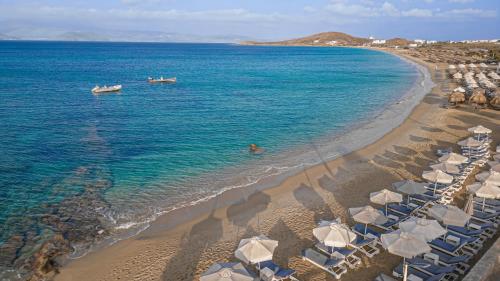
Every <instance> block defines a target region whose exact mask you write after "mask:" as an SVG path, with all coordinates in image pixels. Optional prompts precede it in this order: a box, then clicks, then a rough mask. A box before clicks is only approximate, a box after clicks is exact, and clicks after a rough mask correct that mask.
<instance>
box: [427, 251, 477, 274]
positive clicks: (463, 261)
mask: <svg viewBox="0 0 500 281" xmlns="http://www.w3.org/2000/svg"><path fill="white" fill-rule="evenodd" d="M423 259H424V260H427V261H429V262H432V263H434V264H439V265H443V266H455V272H457V273H458V274H464V273H465V272H466V271H467V270H468V269H469V268H470V265H468V264H467V261H469V260H470V257H469V256H451V255H448V254H445V253H443V252H440V251H437V250H435V249H432V250H431V252H430V253H426V254H424V255H423Z"/></svg>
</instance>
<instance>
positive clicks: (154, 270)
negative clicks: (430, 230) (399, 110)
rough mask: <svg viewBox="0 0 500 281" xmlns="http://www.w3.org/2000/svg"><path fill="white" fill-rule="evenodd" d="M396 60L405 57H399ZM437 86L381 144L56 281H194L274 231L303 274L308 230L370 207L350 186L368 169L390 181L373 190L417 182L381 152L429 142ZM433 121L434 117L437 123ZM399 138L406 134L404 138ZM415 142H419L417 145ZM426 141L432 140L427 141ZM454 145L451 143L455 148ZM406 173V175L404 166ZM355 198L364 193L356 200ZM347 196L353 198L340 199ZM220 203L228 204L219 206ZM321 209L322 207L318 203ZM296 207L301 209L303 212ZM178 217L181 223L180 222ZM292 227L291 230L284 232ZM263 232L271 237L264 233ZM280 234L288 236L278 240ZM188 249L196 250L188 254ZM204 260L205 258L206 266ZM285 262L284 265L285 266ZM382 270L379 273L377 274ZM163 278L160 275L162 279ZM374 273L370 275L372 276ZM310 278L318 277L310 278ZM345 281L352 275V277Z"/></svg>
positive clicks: (186, 214)
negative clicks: (251, 239) (248, 241)
mask: <svg viewBox="0 0 500 281" xmlns="http://www.w3.org/2000/svg"><path fill="white" fill-rule="evenodd" d="M376 50H378V51H383V50H380V49H376ZM389 51H390V50H389ZM391 53H392V54H395V53H393V52H391ZM395 55H400V56H403V57H405V56H404V55H402V54H395ZM405 59H410V60H412V61H414V62H415V63H420V64H421V65H423V66H424V67H427V68H428V71H429V73H430V75H431V76H434V79H433V80H435V78H436V77H435V76H436V73H434V70H433V69H432V68H430V65H429V64H428V63H423V62H419V61H418V60H413V59H411V58H408V57H405ZM434 83H436V84H437V87H434V89H433V90H432V92H431V93H425V95H424V96H422V98H421V99H419V103H417V105H416V106H415V107H411V108H407V110H408V111H410V112H409V115H408V116H405V117H404V118H403V122H402V123H401V124H398V125H396V126H395V127H394V128H391V129H390V130H389V131H388V132H387V133H385V134H384V135H383V136H381V137H380V138H376V139H375V141H373V142H370V143H368V144H366V145H364V146H362V147H360V148H357V149H355V150H353V151H351V152H348V153H347V154H345V155H343V156H340V157H338V158H336V159H333V160H325V161H323V162H322V163H320V164H317V165H314V166H312V167H308V168H305V169H303V170H302V171H300V172H298V173H297V174H294V175H291V176H286V177H285V178H283V179H281V180H280V184H278V185H277V186H274V187H271V188H267V189H264V188H261V189H256V190H254V193H253V194H252V193H251V191H249V190H246V189H248V188H243V189H245V190H235V191H233V192H225V193H223V194H222V195H220V197H217V198H214V199H213V200H208V201H206V202H202V203H199V204H197V205H194V206H190V207H188V208H183V209H179V211H178V212H176V214H166V215H163V216H160V217H159V218H158V219H157V220H156V221H155V222H153V223H152V225H151V226H150V227H149V228H148V229H146V230H145V231H143V232H142V233H140V234H139V235H137V236H134V237H132V238H129V239H125V240H122V241H119V242H117V243H116V244H114V245H112V246H109V247H107V248H104V249H100V250H97V251H94V252H92V253H89V254H88V255H86V256H84V257H82V258H79V259H76V260H73V261H71V262H70V263H69V264H67V265H66V266H64V267H63V268H62V269H61V273H60V274H59V275H57V276H56V280H116V279H118V277H122V278H121V279H125V280H131V279H138V280H158V279H160V278H162V280H196V279H195V277H196V276H198V275H197V274H199V273H201V272H203V271H204V270H205V269H206V268H207V267H208V265H210V264H211V263H212V262H215V261H218V260H220V261H227V260H232V250H234V247H235V245H236V244H237V242H238V241H239V239H241V237H243V236H245V237H246V236H248V235H249V234H255V233H264V234H269V232H273V233H274V235H270V236H272V238H275V239H278V240H280V243H289V242H290V241H287V240H290V239H288V238H287V236H290V235H291V236H294V237H295V238H294V239H291V240H293V241H292V244H293V243H294V244H293V245H289V247H287V248H290V249H289V251H292V255H290V253H288V252H286V251H284V252H286V254H285V253H283V254H281V255H280V256H283V257H286V258H283V259H280V260H278V261H279V262H281V263H283V265H290V267H292V268H295V269H299V268H300V267H301V265H300V262H299V261H298V258H297V257H296V256H297V253H296V251H300V249H302V248H301V247H300V246H301V245H302V244H304V243H307V241H305V240H308V239H309V240H311V239H310V237H311V236H312V233H311V231H310V230H311V229H312V226H314V223H315V221H317V220H318V219H320V218H324V219H332V218H333V217H332V216H334V217H341V218H342V219H343V220H345V219H346V218H347V216H346V208H348V207H353V206H358V205H361V203H363V201H365V200H366V197H367V196H365V195H366V194H365V193H366V191H373V190H365V189H363V190H357V189H352V184H353V183H354V185H360V184H361V183H360V182H358V181H359V180H361V178H363V177H364V176H365V175H364V174H365V173H366V174H369V175H373V173H372V172H373V171H368V170H371V169H374V170H375V171H376V172H379V173H383V174H384V175H386V177H381V178H380V177H379V178H378V179H377V180H376V181H373V182H371V183H370V184H371V185H372V189H374V190H379V189H381V188H383V186H381V185H385V182H386V181H388V180H393V181H394V180H397V179H398V178H402V177H405V176H409V178H411V177H413V178H415V177H418V176H416V174H418V173H416V174H413V175H402V172H397V171H396V172H394V171H391V170H393V169H396V168H394V167H397V165H394V163H391V162H398V161H395V160H392V161H391V159H390V157H386V156H385V154H384V156H379V155H377V153H379V152H382V151H384V150H385V151H387V149H386V148H388V147H395V146H398V147H400V148H399V150H401V151H403V150H404V149H403V150H402V148H404V147H405V145H404V144H405V141H406V139H409V140H411V141H413V142H417V143H418V142H422V143H428V142H429V141H431V139H430V138H426V137H423V136H418V135H417V136H414V134H413V133H414V132H415V131H417V130H422V129H421V128H420V127H421V126H422V123H424V124H427V126H429V127H432V124H433V122H436V121H438V120H441V119H443V118H446V113H448V111H446V110H444V109H440V108H439V107H438V105H439V103H440V102H442V96H441V97H439V95H437V97H436V96H434V94H436V93H434V92H435V91H434V90H437V92H438V94H439V91H440V89H439V86H441V85H439V83H437V82H436V81H434ZM402 97H404V96H402ZM429 99H430V100H429ZM425 100H427V102H426V101H425ZM436 100H437V101H438V102H436ZM428 109H433V110H434V111H435V112H430V113H429V112H428ZM435 117H437V120H436V118H435ZM417 121H418V122H417ZM423 121H427V122H423ZM443 125H446V124H443ZM424 131H425V130H424ZM427 133H428V134H434V133H436V132H432V131H428V132H427ZM401 135H404V138H403V137H401ZM412 136H414V138H413V139H414V140H412ZM417 137H418V138H420V139H421V140H420V141H418V138H417ZM452 137H453V138H456V137H457V136H456V135H452ZM447 138H450V136H447ZM424 139H429V141H427V140H424ZM445 139H446V138H445ZM450 143H452V142H451V141H450ZM422 148H429V144H427V145H424V146H423V147H422ZM407 149H409V150H412V149H410V148H407ZM409 150H408V151H409ZM415 151H416V149H415ZM429 152H432V151H429ZM391 153H393V154H396V155H395V156H394V155H392V156H394V157H400V158H401V157H403V156H404V155H401V154H402V153H399V152H398V151H395V152H391ZM398 154H400V155H398ZM388 155H391V154H390V153H389V154H388ZM377 156H379V158H377ZM426 158H430V157H426ZM415 162H416V161H415ZM416 164H417V165H414V166H419V165H418V164H419V163H418V162H417V163H416ZM420 165H421V164H420ZM372 166H373V167H372ZM346 167H349V168H360V170H361V171H360V172H359V175H360V176H361V178H358V173H356V172H355V171H354V172H351V171H350V169H347V168H346ZM404 168H407V167H406V165H405V166H404ZM417 170H418V168H417ZM382 182H383V184H382ZM377 183H378V184H377ZM364 184H367V183H364ZM361 185H362V184H361ZM373 185H376V186H373ZM350 189H351V190H350ZM346 190H347V191H349V190H350V191H351V193H350V192H348V193H347V194H346V193H345V191H346ZM352 191H355V193H356V191H359V192H357V194H353V193H352ZM231 193H232V194H231ZM237 193H244V194H237ZM342 194H344V195H345V196H347V197H350V196H352V197H353V198H342V197H343V195H342ZM356 196H357V197H359V198H356ZM332 197H333V198H332ZM361 198H363V199H361ZM241 199H243V201H242V200H241ZM326 199H330V200H326ZM332 199H333V200H332ZM221 201H222V202H225V203H224V204H221V203H220V202H221ZM317 202H319V203H320V204H316V203H317ZM297 203H298V204H297ZM228 204H229V205H228ZM294 207H297V209H298V210H296V209H295V208H294ZM207 210H209V212H207ZM207 214H208V217H207V218H204V215H207ZM179 217H183V218H184V219H183V220H178V218H179ZM276 217H278V218H279V220H278V222H276ZM297 224H298V225H297ZM276 225H277V226H276ZM275 227H276V228H279V230H280V231H273V229H274V228H275ZM283 228H284V229H285V230H284V231H283ZM287 228H288V229H289V230H292V231H286V229H287ZM266 229H267V230H268V231H265V230H266ZM266 232H267V233H266ZM282 233H285V234H286V233H288V234H290V235H286V236H285V237H282V239H279V236H280V235H282ZM292 233H293V235H292ZM271 234H272V233H271ZM276 236H278V237H276ZM194 238H197V239H198V240H201V241H197V239H194ZM186 240H187V241H188V242H191V243H196V244H197V245H198V246H200V247H199V248H200V249H201V251H200V250H196V248H191V246H189V245H188V244H185V241H186ZM292 247H293V248H292ZM179 248H180V249H179ZM185 248H187V249H189V250H191V251H184V250H183V249H185ZM179 252H180V253H181V254H179ZM202 255H203V256H204V257H206V258H205V259H203V258H202V257H201V256H202ZM155 257H156V258H155ZM193 259H194V260H195V261H197V262H195V263H194V265H193V263H192V262H190V260H193ZM278 259H279V257H278ZM388 259H389V260H391V257H389V256H388ZM392 259H393V258H392ZM176 260H177V261H176ZM285 260H286V262H284V261H285ZM148 261H149V262H148ZM150 262H152V264H151V263H150ZM183 269H187V270H183ZM309 269H312V268H309ZM378 269H379V271H381V269H380V268H378ZM298 271H299V273H300V274H308V273H307V272H308V271H307V270H304V269H302V268H301V270H298ZM166 272H168V275H166V274H165V273H166ZM303 272H305V273H303ZM358 272H359V271H358ZM158 273H160V274H159V275H158ZM370 273H371V272H370V271H368V274H370ZM183 274H184V275H183ZM302 276H303V275H302ZM312 276H316V275H314V274H313V275H312ZM319 276H321V274H320V275H319ZM348 276H352V274H350V275H348ZM348 276H346V277H348ZM354 276H355V275H354ZM169 278H172V279H169ZM193 278H194V279H193ZM311 278H314V280H324V278H322V277H319V279H316V277H311ZM343 279H344V278H343ZM348 279H349V278H348ZM358 279H359V278H358ZM303 280H307V279H303ZM346 280H347V279H346ZM353 280H354V279H353Z"/></svg>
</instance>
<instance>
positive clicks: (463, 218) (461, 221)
mask: <svg viewBox="0 0 500 281" xmlns="http://www.w3.org/2000/svg"><path fill="white" fill-rule="evenodd" d="M429 215H430V216H432V217H433V218H435V219H437V220H438V221H441V222H443V223H444V224H445V225H456V226H464V225H465V224H466V223H467V222H468V221H469V220H470V217H471V216H470V215H468V214H466V213H465V212H464V211H463V210H461V209H459V208H457V207H456V206H452V205H434V206H432V208H430V209H429Z"/></svg>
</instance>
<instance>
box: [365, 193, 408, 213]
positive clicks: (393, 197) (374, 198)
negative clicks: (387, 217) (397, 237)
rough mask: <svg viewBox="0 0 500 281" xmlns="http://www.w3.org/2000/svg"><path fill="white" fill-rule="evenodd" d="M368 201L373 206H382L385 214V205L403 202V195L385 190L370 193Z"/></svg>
mask: <svg viewBox="0 0 500 281" xmlns="http://www.w3.org/2000/svg"><path fill="white" fill-rule="evenodd" d="M370 201H371V202H373V203H375V204H379V205H384V206H385V213H386V214H387V204H389V203H399V202H401V201H403V195H401V194H399V193H396V192H393V191H390V190H387V189H382V190H381V191H377V192H372V193H370Z"/></svg>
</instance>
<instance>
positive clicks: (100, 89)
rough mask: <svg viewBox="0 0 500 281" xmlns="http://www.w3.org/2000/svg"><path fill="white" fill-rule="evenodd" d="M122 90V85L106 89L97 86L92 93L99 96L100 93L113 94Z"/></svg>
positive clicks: (105, 87)
mask: <svg viewBox="0 0 500 281" xmlns="http://www.w3.org/2000/svg"><path fill="white" fill-rule="evenodd" d="M121 89H122V85H115V86H110V87H108V86H104V87H99V86H97V85H96V86H95V87H94V88H93V89H92V93H94V94H99V93H111V92H119V91H120V90H121Z"/></svg>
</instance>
